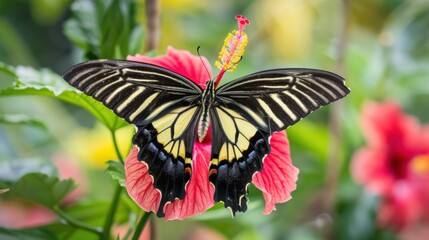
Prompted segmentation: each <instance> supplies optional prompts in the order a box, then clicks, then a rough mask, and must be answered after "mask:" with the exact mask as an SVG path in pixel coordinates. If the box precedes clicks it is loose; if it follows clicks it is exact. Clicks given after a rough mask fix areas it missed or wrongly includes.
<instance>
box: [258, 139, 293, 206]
mask: <svg viewBox="0 0 429 240" xmlns="http://www.w3.org/2000/svg"><path fill="white" fill-rule="evenodd" d="M270 144H271V152H270V154H268V155H267V157H266V158H265V159H264V167H263V169H262V171H261V172H258V173H256V174H255V176H254V177H253V180H252V183H253V184H254V185H255V186H256V187H257V188H259V189H260V190H261V191H262V193H263V196H264V199H265V209H264V214H270V213H271V212H272V211H273V210H275V209H276V208H275V204H276V203H283V202H286V201H288V200H289V199H291V197H292V196H291V192H292V191H293V190H295V188H296V181H297V179H298V173H299V170H298V169H297V168H296V167H294V166H293V165H292V160H291V158H290V150H289V142H288V140H287V137H286V133H285V132H276V133H274V134H273V136H272V137H271V140H270Z"/></svg>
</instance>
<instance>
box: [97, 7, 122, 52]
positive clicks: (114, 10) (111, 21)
mask: <svg viewBox="0 0 429 240" xmlns="http://www.w3.org/2000/svg"><path fill="white" fill-rule="evenodd" d="M125 29H126V27H125V26H124V19H123V16H122V12H121V5H120V3H119V0H113V2H112V4H111V5H110V6H109V8H108V9H107V11H106V13H105V14H104V16H103V20H102V22H101V39H100V40H101V41H100V57H101V58H114V57H115V55H114V53H115V49H116V46H117V45H118V44H119V39H120V38H121V35H123V34H124V33H123V31H125ZM127 50H128V49H127Z"/></svg>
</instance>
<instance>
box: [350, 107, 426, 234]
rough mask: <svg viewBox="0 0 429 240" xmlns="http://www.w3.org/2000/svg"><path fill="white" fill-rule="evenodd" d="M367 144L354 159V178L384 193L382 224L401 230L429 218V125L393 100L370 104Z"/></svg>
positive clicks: (366, 117)
mask: <svg viewBox="0 0 429 240" xmlns="http://www.w3.org/2000/svg"><path fill="white" fill-rule="evenodd" d="M362 128H363V133H364V136H365V138H366V141H367V146H366V147H364V148H362V149H360V150H358V151H357V152H356V153H355V154H354V156H353V160H352V165H351V172H352V175H353V177H354V179H355V180H356V181H357V182H358V183H360V184H362V185H364V187H365V188H366V189H367V190H369V191H370V192H372V193H375V194H377V195H379V196H380V200H381V202H380V206H379V214H378V218H379V223H380V224H381V225H382V226H388V227H392V228H394V229H397V230H400V229H402V228H404V227H407V226H409V225H410V224H414V223H416V222H419V221H421V220H424V221H426V220H429V205H428V200H429V184H428V183H429V181H428V180H429V127H428V126H421V125H420V124H419V122H418V121H417V120H416V119H415V118H414V117H412V116H409V115H406V114H405V113H403V112H402V110H401V108H400V106H398V105H397V104H396V103H393V102H385V103H373V102H371V103H367V104H365V105H364V107H363V113H362Z"/></svg>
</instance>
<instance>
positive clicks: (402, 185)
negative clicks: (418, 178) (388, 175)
mask: <svg viewBox="0 0 429 240" xmlns="http://www.w3.org/2000/svg"><path fill="white" fill-rule="evenodd" d="M419 200H420V199H419V194H418V192H417V191H416V188H415V186H414V185H413V184H412V183H409V182H407V181H397V182H396V184H395V186H394V188H392V192H391V193H390V195H389V196H387V197H386V198H384V200H383V201H382V202H381V203H380V208H379V213H378V221H379V223H380V225H382V226H391V227H394V228H395V229H402V228H404V227H406V226H409V225H411V224H414V223H416V221H417V220H418V218H419V216H420V214H421V213H422V210H423V209H424V207H423V206H425V205H426V203H423V204H424V205H421V202H420V201H419Z"/></svg>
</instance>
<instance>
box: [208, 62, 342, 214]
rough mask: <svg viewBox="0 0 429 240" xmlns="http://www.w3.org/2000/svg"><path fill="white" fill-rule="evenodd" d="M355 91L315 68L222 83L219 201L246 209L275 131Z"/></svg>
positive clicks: (216, 165) (214, 170)
mask: <svg viewBox="0 0 429 240" xmlns="http://www.w3.org/2000/svg"><path fill="white" fill-rule="evenodd" d="M349 92H350V90H349V89H348V88H347V87H346V86H345V85H344V80H343V79H342V78H341V77H340V76H338V75H336V74H333V73H330V72H326V71H320V70H312V69H276V70H268V71H263V72H258V73H254V74H251V75H248V76H246V77H243V78H240V79H237V80H235V81H233V82H230V83H228V84H226V85H224V86H222V87H221V88H219V89H218V90H217V91H216V92H215V104H214V106H215V107H214V109H213V110H212V114H211V116H212V118H213V120H212V122H213V125H212V128H213V129H212V131H213V139H212V142H213V146H212V161H211V165H210V181H211V182H212V183H213V184H214V185H215V200H216V201H223V202H224V203H225V206H226V207H230V208H231V210H232V212H233V213H235V212H237V211H245V210H246V208H247V207H246V193H247V185H248V184H249V183H250V182H251V181H252V177H253V174H254V173H255V172H257V171H261V170H262V168H263V159H264V157H265V156H266V155H267V154H268V153H269V152H270V145H269V138H270V136H271V135H272V133H273V132H277V131H281V130H284V129H286V128H287V127H288V126H290V125H292V124H294V123H296V122H297V121H299V120H300V119H302V118H303V117H305V116H306V115H308V114H309V113H310V112H312V111H314V110H315V109H317V108H319V107H321V106H324V105H327V104H329V103H331V102H333V101H336V100H338V99H340V98H342V97H344V96H346V95H347V94H348V93H349Z"/></svg>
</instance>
